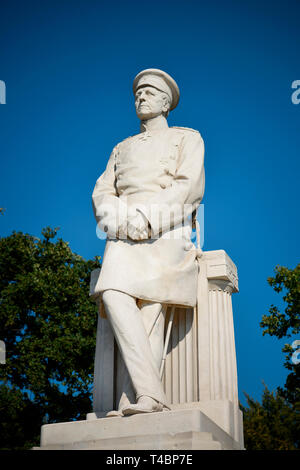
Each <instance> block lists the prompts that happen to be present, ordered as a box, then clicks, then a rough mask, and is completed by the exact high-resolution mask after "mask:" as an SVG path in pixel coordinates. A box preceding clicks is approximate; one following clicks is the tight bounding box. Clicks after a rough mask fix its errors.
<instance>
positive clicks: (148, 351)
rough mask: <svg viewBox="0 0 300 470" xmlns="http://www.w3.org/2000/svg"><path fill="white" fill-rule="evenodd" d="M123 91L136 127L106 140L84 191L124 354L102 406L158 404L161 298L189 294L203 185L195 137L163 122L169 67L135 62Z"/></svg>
mask: <svg viewBox="0 0 300 470" xmlns="http://www.w3.org/2000/svg"><path fill="white" fill-rule="evenodd" d="M133 91H134V95H135V107H136V112H137V116H138V118H139V119H140V121H141V124H140V133H139V134H137V135H135V136H133V137H129V138H128V139H126V140H124V141H123V142H121V143H119V144H118V145H117V146H116V147H115V148H114V149H113V151H112V154H111V156H110V158H109V161H108V164H107V168H106V170H105V172H104V173H103V174H102V175H101V176H100V178H99V179H98V180H97V182H96V186H95V189H94V191H93V196H92V200H93V208H94V213H95V217H96V220H97V222H98V224H99V226H100V227H101V228H102V229H103V230H105V231H106V232H107V235H108V237H107V242H106V247H105V253H104V258H103V264H102V268H101V273H100V276H99V279H98V282H97V285H96V288H95V292H96V293H99V294H100V295H101V298H102V302H103V305H104V308H105V314H106V316H107V318H108V320H109V322H110V324H111V327H112V329H113V332H114V336H115V339H116V342H117V345H118V348H119V351H120V353H121V356H122V358H123V360H124V371H123V372H124V373H123V394H122V397H121V400H120V403H119V407H118V410H112V412H111V413H108V415H109V416H113V415H116V416H123V415H130V414H135V413H149V412H153V411H156V412H157V411H163V410H168V408H169V404H168V403H167V400H166V396H165V393H164V390H163V386H162V383H161V379H160V374H159V369H160V364H161V361H162V353H163V338H164V321H165V318H164V317H165V311H166V309H165V307H166V306H167V305H170V304H171V305H176V306H181V307H194V306H195V305H196V301H197V299H196V297H197V274H198V266H197V260H196V255H197V253H196V250H195V247H194V245H193V243H192V242H191V231H192V216H193V215H194V214H195V211H196V210H197V208H198V206H199V204H200V202H201V200H202V197H203V193H204V144H203V140H202V138H201V136H200V133H199V132H198V131H195V130H193V129H186V128H180V127H172V128H170V127H169V126H168V123H167V119H166V118H167V116H168V113H169V111H171V110H172V109H174V108H175V107H176V106H177V104H178V101H179V89H178V86H177V84H176V82H175V81H174V80H173V78H172V77H170V75H168V74H167V73H165V72H163V71H161V70H157V69H147V70H144V71H142V72H140V73H139V74H138V75H137V76H136V78H135V79H134V83H133ZM132 392H134V393H132Z"/></svg>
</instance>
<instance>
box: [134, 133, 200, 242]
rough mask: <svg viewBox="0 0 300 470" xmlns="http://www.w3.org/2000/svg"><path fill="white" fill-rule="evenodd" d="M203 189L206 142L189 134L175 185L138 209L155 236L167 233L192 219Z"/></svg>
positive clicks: (180, 158) (184, 144) (184, 145)
mask: <svg viewBox="0 0 300 470" xmlns="http://www.w3.org/2000/svg"><path fill="white" fill-rule="evenodd" d="M204 187H205V174H204V142H203V139H202V137H201V135H200V133H199V132H188V133H187V135H185V136H184V139H183V144H182V148H181V151H180V157H179V162H178V166H177V170H176V173H175V175H174V177H173V181H172V184H171V185H170V186H168V187H167V188H165V189H162V190H161V191H160V192H159V193H157V194H156V195H155V196H154V197H152V198H151V199H150V200H149V201H148V203H147V205H145V206H144V207H141V208H139V209H138V210H140V212H142V213H143V215H144V216H145V217H146V218H147V220H148V221H149V223H150V225H151V232H152V236H156V235H158V234H159V233H163V232H165V231H168V230H169V229H170V228H172V227H174V226H176V225H178V224H181V223H182V222H183V221H184V220H185V219H186V218H187V217H188V216H190V215H191V214H192V212H193V211H194V210H195V209H197V208H198V206H199V204H200V202H201V200H202V198H203V195H204ZM170 214H171V215H170Z"/></svg>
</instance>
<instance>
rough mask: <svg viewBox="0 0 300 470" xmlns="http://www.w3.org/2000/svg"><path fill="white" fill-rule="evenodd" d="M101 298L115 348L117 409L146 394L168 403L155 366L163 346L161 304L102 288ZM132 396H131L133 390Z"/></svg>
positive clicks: (163, 310)
mask: <svg viewBox="0 0 300 470" xmlns="http://www.w3.org/2000/svg"><path fill="white" fill-rule="evenodd" d="M102 300H103V304H104V308H105V312H106V315H107V318H108V320H109V322H110V324H111V327H112V330H113V333H114V336H115V339H116V342H117V345H118V348H119V353H120V357H119V361H118V366H119V367H118V368H119V372H120V375H119V387H118V388H119V396H120V402H119V406H118V407H119V409H120V408H122V407H123V406H125V405H126V404H128V403H131V402H132V399H134V398H135V400H138V399H139V397H141V396H142V395H147V396H149V397H151V398H153V399H155V400H157V401H158V402H160V403H162V404H163V405H165V406H166V407H169V406H168V403H167V399H166V396H165V392H164V389H163V384H162V382H161V379H160V375H159V369H160V365H161V361H162V356H163V347H164V323H165V309H164V307H163V305H162V304H160V303H157V302H150V301H139V304H137V299H135V298H134V297H132V296H130V295H128V294H125V293H123V292H120V291H117V290H112V289H109V290H105V291H104V292H103V294H102ZM132 392H134V394H135V397H133V396H132V395H133V393H132Z"/></svg>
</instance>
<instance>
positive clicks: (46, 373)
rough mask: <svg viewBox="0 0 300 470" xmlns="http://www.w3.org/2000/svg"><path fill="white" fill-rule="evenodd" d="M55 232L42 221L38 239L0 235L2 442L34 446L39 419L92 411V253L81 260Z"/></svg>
mask: <svg viewBox="0 0 300 470" xmlns="http://www.w3.org/2000/svg"><path fill="white" fill-rule="evenodd" d="M56 236H57V229H54V230H52V229H50V228H49V227H47V228H46V229H44V230H43V231H42V238H41V239H40V238H37V237H33V236H31V235H28V234H24V233H22V232H13V233H12V235H10V236H8V237H6V238H1V239H0V339H1V340H3V341H4V342H5V346H6V363H5V364H1V365H0V384H1V386H0V411H1V423H0V434H1V446H2V448H16V447H17V448H24V447H25V448H26V447H31V446H32V445H33V444H35V445H37V444H38V443H39V433H40V426H41V424H42V423H43V422H44V423H45V422H49V423H50V422H56V421H68V420H70V418H71V419H72V418H73V419H80V418H84V416H85V413H86V412H88V411H89V410H90V409H91V384H92V374H93V362H94V350H95V337H96V321H97V313H96V306H95V304H94V302H93V301H92V300H91V299H90V298H89V281H90V273H91V271H92V270H93V269H95V268H97V267H99V259H98V258H95V259H94V260H89V261H86V260H84V259H83V258H82V257H81V256H78V255H76V254H75V253H73V252H72V251H71V249H70V247H69V245H68V243H67V242H65V241H63V240H62V239H60V238H59V239H56ZM3 417H4V419H3ZM30 417H31V418H30Z"/></svg>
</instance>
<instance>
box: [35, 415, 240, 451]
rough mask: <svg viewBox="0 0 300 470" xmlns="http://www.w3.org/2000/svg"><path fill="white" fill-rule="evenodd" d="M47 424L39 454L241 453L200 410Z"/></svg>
mask: <svg viewBox="0 0 300 470" xmlns="http://www.w3.org/2000/svg"><path fill="white" fill-rule="evenodd" d="M91 415H92V414H90V416H89V419H87V420H86V421H73V422H66V423H55V424H46V425H44V426H42V429H41V446H40V448H39V449H40V450H92V449H97V450H101V449H102V450H242V449H243V447H242V446H241V444H240V443H239V442H237V441H236V440H234V439H233V438H232V437H231V436H230V434H228V433H227V432H225V431H224V429H222V428H221V427H220V426H218V425H217V424H216V423H215V422H214V421H212V420H211V419H210V418H209V417H208V416H207V415H206V414H204V413H203V412H202V411H201V410H200V409H199V408H196V407H195V408H193V409H178V410H172V411H166V412H160V413H151V414H140V415H133V416H127V417H113V418H99V419H97V418H96V419H91V418H92V416H91Z"/></svg>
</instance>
